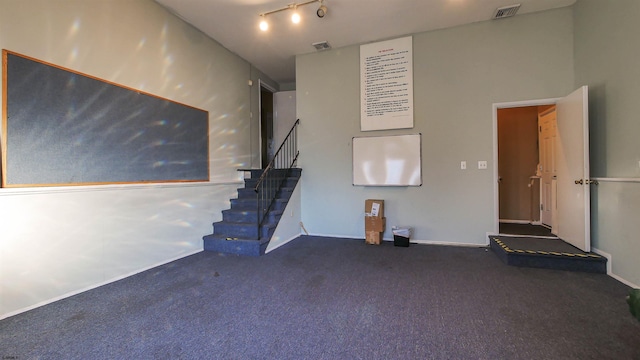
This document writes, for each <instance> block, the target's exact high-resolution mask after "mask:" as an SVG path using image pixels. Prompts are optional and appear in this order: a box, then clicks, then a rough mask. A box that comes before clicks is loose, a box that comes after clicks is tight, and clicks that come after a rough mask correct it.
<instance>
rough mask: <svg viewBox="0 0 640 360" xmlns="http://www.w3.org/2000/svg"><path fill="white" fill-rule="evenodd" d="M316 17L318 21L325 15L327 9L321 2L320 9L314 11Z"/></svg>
mask: <svg viewBox="0 0 640 360" xmlns="http://www.w3.org/2000/svg"><path fill="white" fill-rule="evenodd" d="M316 15H318V17H319V18H320V19H322V18H323V17H324V16H325V15H327V7H326V6H324V5H323V4H322V0H320V7H319V8H318V10H316Z"/></svg>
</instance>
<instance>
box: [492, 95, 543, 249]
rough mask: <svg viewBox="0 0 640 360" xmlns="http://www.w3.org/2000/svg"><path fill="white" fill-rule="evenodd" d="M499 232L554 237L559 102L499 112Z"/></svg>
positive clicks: (516, 107) (506, 108)
mask: <svg viewBox="0 0 640 360" xmlns="http://www.w3.org/2000/svg"><path fill="white" fill-rule="evenodd" d="M496 120H497V124H496V126H497V154H498V161H497V168H498V219H499V223H498V232H499V233H501V234H510V235H532V236H545V237H555V235H556V234H555V233H554V232H553V224H554V223H553V220H555V218H554V217H553V214H555V212H554V211H553V210H554V206H555V205H554V204H555V191H552V190H553V189H555V187H554V186H553V185H555V183H553V184H552V183H551V181H550V180H551V179H552V178H553V177H554V176H555V162H554V160H553V159H554V156H555V155H554V154H555V147H554V143H555V133H554V132H555V130H556V127H555V104H553V103H546V104H540V105H526V106H514V107H501V108H497V119H496Z"/></svg>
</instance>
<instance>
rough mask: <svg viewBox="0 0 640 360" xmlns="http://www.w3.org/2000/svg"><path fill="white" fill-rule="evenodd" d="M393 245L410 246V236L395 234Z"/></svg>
mask: <svg viewBox="0 0 640 360" xmlns="http://www.w3.org/2000/svg"><path fill="white" fill-rule="evenodd" d="M393 245H394V246H401V247H409V238H408V237H404V236H400V235H393Z"/></svg>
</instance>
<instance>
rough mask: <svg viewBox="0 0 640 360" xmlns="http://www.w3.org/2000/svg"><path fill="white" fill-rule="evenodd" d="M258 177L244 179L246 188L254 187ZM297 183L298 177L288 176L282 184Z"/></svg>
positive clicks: (290, 184) (286, 185)
mask: <svg viewBox="0 0 640 360" xmlns="http://www.w3.org/2000/svg"><path fill="white" fill-rule="evenodd" d="M258 180H259V179H253V178H252V179H244V186H245V188H247V189H255V187H256V184H257V183H258ZM297 183H298V178H297V177H293V176H289V177H287V179H286V180H285V183H284V186H285V187H292V186H295V185H296V184H297Z"/></svg>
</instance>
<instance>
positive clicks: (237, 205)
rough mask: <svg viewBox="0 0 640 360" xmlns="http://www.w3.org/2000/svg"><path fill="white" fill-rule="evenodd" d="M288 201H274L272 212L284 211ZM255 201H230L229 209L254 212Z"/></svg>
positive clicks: (253, 199)
mask: <svg viewBox="0 0 640 360" xmlns="http://www.w3.org/2000/svg"><path fill="white" fill-rule="evenodd" d="M288 202H289V199H275V202H274V204H273V206H272V208H271V209H272V210H284V208H285V207H286V206H287V203H288ZM256 208H257V200H256V199H255V198H252V199H231V209H233V210H254V211H255V210H256Z"/></svg>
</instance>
